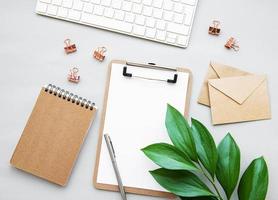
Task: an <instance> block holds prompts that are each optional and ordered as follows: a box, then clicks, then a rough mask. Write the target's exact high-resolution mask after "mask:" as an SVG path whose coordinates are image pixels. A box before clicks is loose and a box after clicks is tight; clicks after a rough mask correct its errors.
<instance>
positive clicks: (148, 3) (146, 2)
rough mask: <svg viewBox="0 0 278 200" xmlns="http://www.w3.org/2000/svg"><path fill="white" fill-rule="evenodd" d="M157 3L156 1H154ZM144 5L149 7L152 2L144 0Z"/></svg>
mask: <svg viewBox="0 0 278 200" xmlns="http://www.w3.org/2000/svg"><path fill="white" fill-rule="evenodd" d="M154 1H156V0H154ZM143 4H144V5H147V6H151V5H152V0H143Z"/></svg>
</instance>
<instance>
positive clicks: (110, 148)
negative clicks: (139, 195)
mask: <svg viewBox="0 0 278 200" xmlns="http://www.w3.org/2000/svg"><path fill="white" fill-rule="evenodd" d="M104 138H105V142H106V145H107V148H108V151H109V155H110V158H111V161H112V164H113V168H114V171H115V175H116V178H117V181H118V186H119V190H120V192H121V195H122V199H123V200H127V198H126V194H125V190H124V186H123V183H122V179H121V176H120V172H119V169H118V165H117V162H116V155H115V151H114V147H113V144H112V141H111V139H110V137H109V135H108V134H104Z"/></svg>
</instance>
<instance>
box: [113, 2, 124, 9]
mask: <svg viewBox="0 0 278 200" xmlns="http://www.w3.org/2000/svg"><path fill="white" fill-rule="evenodd" d="M121 6H122V2H121V1H120V0H113V2H112V7H113V8H116V9H121Z"/></svg>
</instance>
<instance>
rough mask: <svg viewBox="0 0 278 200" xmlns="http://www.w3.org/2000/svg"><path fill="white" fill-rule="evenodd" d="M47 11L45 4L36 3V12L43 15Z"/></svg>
mask: <svg viewBox="0 0 278 200" xmlns="http://www.w3.org/2000/svg"><path fill="white" fill-rule="evenodd" d="M46 9H47V4H46V3H42V2H39V1H38V3H37V6H36V10H37V11H38V12H41V13H45V12H46Z"/></svg>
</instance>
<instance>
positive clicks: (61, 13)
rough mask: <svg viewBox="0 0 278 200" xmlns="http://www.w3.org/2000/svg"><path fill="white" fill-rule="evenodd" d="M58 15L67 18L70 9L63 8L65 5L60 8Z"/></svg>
mask: <svg viewBox="0 0 278 200" xmlns="http://www.w3.org/2000/svg"><path fill="white" fill-rule="evenodd" d="M57 15H58V16H59V17H63V18H66V17H67V16H68V9H67V8H63V7H60V8H58V14H57Z"/></svg>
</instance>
